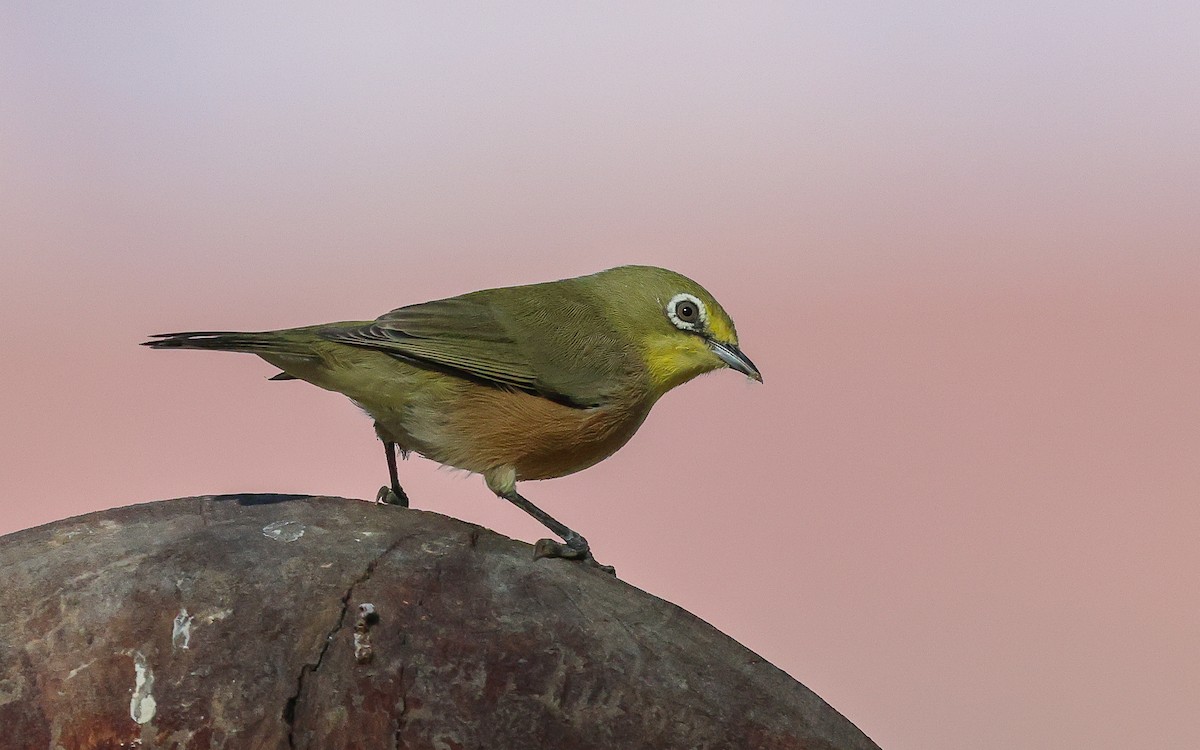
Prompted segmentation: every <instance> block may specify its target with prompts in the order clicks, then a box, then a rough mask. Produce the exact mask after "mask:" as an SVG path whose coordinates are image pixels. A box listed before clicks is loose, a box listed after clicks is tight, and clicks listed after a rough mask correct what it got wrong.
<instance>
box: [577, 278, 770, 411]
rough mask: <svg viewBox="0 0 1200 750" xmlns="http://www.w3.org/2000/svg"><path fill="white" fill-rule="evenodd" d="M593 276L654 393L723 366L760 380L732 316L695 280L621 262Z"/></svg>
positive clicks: (662, 392)
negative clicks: (634, 348) (742, 344)
mask: <svg viewBox="0 0 1200 750" xmlns="http://www.w3.org/2000/svg"><path fill="white" fill-rule="evenodd" d="M591 278H592V279H594V280H595V283H596V285H597V286H598V287H599V289H598V291H600V294H601V297H602V299H604V301H605V304H606V306H607V307H608V310H609V315H610V316H611V319H612V321H613V323H614V325H615V326H616V327H617V329H618V330H620V331H621V332H622V333H623V334H625V335H627V336H629V337H630V339H631V343H632V344H633V346H635V347H636V348H637V350H638V352H639V354H640V355H641V357H642V359H643V361H644V362H645V364H646V370H647V373H648V375H649V378H650V384H651V387H652V388H653V389H654V390H655V396H661V395H662V394H664V393H666V392H667V391H669V390H671V389H672V388H674V387H675V386H677V385H682V384H683V383H686V382H687V381H689V380H691V379H692V378H694V377H696V376H697V375H702V374H703V373H706V372H711V371H712V370H716V369H718V368H721V367H729V368H731V369H734V370H737V371H738V372H740V373H743V374H744V375H746V376H747V377H750V378H753V379H754V380H757V381H759V382H760V383H761V382H762V375H761V374H760V373H759V371H758V368H757V367H755V366H754V363H753V362H751V361H750V359H749V357H747V356H746V355H745V354H743V353H742V351H741V349H739V348H738V336H737V329H735V328H734V325H733V319H732V318H730V317H729V314H728V313H726V312H725V308H723V307H721V303H719V302H717V300H716V299H715V298H713V296H712V295H711V294H709V293H708V291H707V290H706V289H704V287H702V286H700V285H699V284H697V283H696V282H694V281H692V280H691V279H689V278H687V277H686V276H682V275H680V274H678V273H675V272H674V271H668V270H666V269H664V268H654V267H652V266H621V267H619V268H612V269H609V270H607V271H601V272H600V273H598V274H595V275H594V276H592V277H591Z"/></svg>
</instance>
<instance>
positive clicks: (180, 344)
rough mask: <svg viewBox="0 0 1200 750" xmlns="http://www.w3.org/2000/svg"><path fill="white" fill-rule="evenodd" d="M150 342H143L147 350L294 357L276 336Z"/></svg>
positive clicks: (173, 336) (218, 334)
mask: <svg viewBox="0 0 1200 750" xmlns="http://www.w3.org/2000/svg"><path fill="white" fill-rule="evenodd" d="M150 338H151V339H153V341H143V342H142V346H148V347H150V348H151V349H216V350H218V351H225V352H267V353H270V352H278V353H281V354H286V353H296V344H295V342H289V341H286V340H282V339H281V338H280V337H279V335H278V334H277V333H274V332H266V333H244V332H238V331H188V332H186V333H156V334H154V335H152V336H151V337H150Z"/></svg>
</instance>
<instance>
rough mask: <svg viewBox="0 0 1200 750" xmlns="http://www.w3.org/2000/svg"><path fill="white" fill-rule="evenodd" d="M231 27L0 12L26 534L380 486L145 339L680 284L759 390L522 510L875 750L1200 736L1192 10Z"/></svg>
mask: <svg viewBox="0 0 1200 750" xmlns="http://www.w3.org/2000/svg"><path fill="white" fill-rule="evenodd" d="M238 5H240V4H237V3H229V4H215V3H191V4H180V3H108V4H105V6H106V7H105V8H104V9H103V10H101V9H99V6H98V5H97V6H95V7H93V5H92V4H88V3H44V2H28V3H22V2H6V3H4V4H3V5H2V6H0V249H2V251H3V272H2V276H0V315H3V319H4V321H5V335H4V349H3V352H4V353H3V365H2V367H0V414H3V421H2V423H0V492H2V499H0V503H2V504H3V505H2V508H3V514H2V517H0V531H3V532H7V531H11V530H14V529H19V528H23V527H26V526H30V525H34V524H40V523H44V522H47V521H51V520H54V519H58V518H63V517H66V516H70V515H74V514H78V513H84V512H87V511H92V510H97V509H101V508H108V507H112V506H117V505H124V504H128V503H134V502H142V501H147V500H153V499H160V498H171V497H178V496H184V495H192V494H204V493H220V492H239V491H277V492H306V493H330V494H340V495H346V496H351V497H371V496H373V493H374V491H375V490H376V488H378V486H379V485H380V484H381V483H382V481H383V480H384V478H385V466H384V461H383V455H382V451H381V450H380V447H379V444H378V443H377V442H376V441H375V439H374V435H373V434H372V431H371V429H370V424H369V422H368V421H367V420H366V419H365V418H364V417H363V416H362V415H361V414H359V413H358V411H357V410H356V409H355V408H353V407H352V406H351V405H350V404H349V403H348V402H346V401H345V400H344V399H342V398H341V397H340V396H336V395H334V394H328V393H325V392H323V391H320V390H317V389H315V388H312V387H309V386H306V385H305V384H302V383H268V382H266V380H265V377H266V376H268V375H270V374H272V372H273V370H272V368H270V367H269V366H267V365H266V364H265V363H263V362H261V361H259V360H257V359H255V358H253V357H249V356H245V355H232V354H228V355H226V354H213V353H206V352H152V351H150V350H147V349H143V348H140V347H138V346H136V344H137V343H138V342H139V341H141V340H143V338H144V337H145V335H146V334H149V333H154V332H159V331H173V330H181V329H225V328H233V329H237V328H242V329H265V328H274V327H283V326H290V325H300V324H308V323H316V322H323V321H327V320H336V319H346V318H370V317H374V316H375V315H377V314H379V313H382V312H384V311H386V310H389V309H391V308H393V307H396V306H399V305H401V304H406V303H411V302H417V301H423V300H426V299H432V298H436V297H439V296H445V295H450V294H455V293H459V292H463V291H468V290H471V289H475V288H479V287H484V286H499V285H506V284H511V283H522V282H530V281H537V280H545V279H552V278H560V277H564V276H571V275H576V274H580V273H587V272H591V271H595V270H598V269H601V268H605V267H608V266H613V265H617V264H621V263H629V262H642V263H652V264H658V265H664V266H668V267H671V268H674V269H676V270H679V271H682V272H684V273H686V274H688V275H690V276H692V277H693V278H695V279H697V280H699V281H700V282H701V283H703V284H705V285H706V286H707V287H708V288H709V289H710V290H711V291H712V292H714V293H715V294H716V295H717V296H718V298H719V299H721V301H722V302H723V303H724V305H725V307H727V308H728V309H729V310H730V311H731V312H732V313H733V315H734V316H735V318H736V320H737V321H738V324H739V330H740V333H741V336H742V342H743V344H744V347H745V349H746V351H747V353H748V354H749V355H750V356H751V357H753V358H754V360H755V361H756V362H757V363H758V364H759V365H760V366H761V367H762V370H763V372H764V374H765V377H766V384H765V385H764V386H761V387H760V386H757V384H753V383H749V382H747V381H745V380H744V379H743V378H741V377H740V376H737V375H735V374H733V373H729V372H722V373H718V374H714V375H710V376H708V377H706V378H702V379H700V380H698V381H696V382H694V383H692V384H689V385H688V386H687V387H685V388H683V389H681V390H679V391H677V392H675V393H672V394H671V395H669V396H668V397H667V398H665V399H664V400H663V402H662V403H660V405H659V406H658V407H657V409H656V410H655V413H654V414H653V415H652V416H651V418H650V419H649V421H648V422H647V424H646V425H645V426H644V427H643V428H642V430H641V432H640V433H639V434H638V435H637V436H636V437H635V438H634V439H633V441H632V442H631V443H630V445H629V446H627V447H626V448H625V449H624V450H623V451H621V452H620V453H618V454H617V455H616V456H615V457H614V458H612V459H611V460H609V461H607V462H605V463H604V464H602V465H600V466H598V467H596V468H594V469H592V470H589V471H587V472H584V473H582V474H579V475H575V476H573V477H569V478H565V479H560V480H556V481H552V482H545V483H538V484H532V485H527V486H526V487H525V489H526V491H527V494H528V495H529V496H530V497H531V498H532V499H533V500H534V501H535V502H538V503H540V504H542V505H543V506H544V507H546V508H547V509H548V510H549V511H550V512H552V513H553V514H555V515H557V516H559V517H561V518H562V519H563V520H564V521H566V522H567V523H568V524H570V525H572V526H574V527H575V528H578V529H580V530H582V531H583V532H584V533H586V534H587V536H588V537H589V539H590V540H591V541H592V543H593V546H594V547H595V549H596V551H597V554H598V555H599V556H600V557H601V559H602V560H604V561H605V562H609V563H612V564H614V565H616V566H617V569H618V570H619V571H620V573H621V576H622V578H623V579H624V580H626V581H629V582H630V583H633V584H635V585H637V586H639V587H642V588H644V589H646V590H648V591H650V592H653V593H655V594H657V595H659V596H662V597H664V598H666V599H669V600H671V601H673V602H676V603H678V604H680V605H682V606H684V607H686V608H687V609H689V610H691V611H693V612H695V613H696V614H698V615H700V616H701V617H703V618H705V619H707V620H708V621H710V622H712V623H713V624H714V625H716V626H717V627H719V628H720V629H722V630H723V631H725V632H727V633H729V634H730V635H732V636H734V637H735V638H737V639H739V640H740V641H742V642H743V643H745V644H746V645H747V646H749V647H750V648H752V649H754V650H755V651H757V652H758V653H760V654H762V655H763V656H765V657H766V658H767V659H769V660H770V661H772V662H774V663H776V664H778V665H779V666H781V667H782V668H784V669H785V670H787V671H788V672H789V673H791V674H792V675H794V676H795V677H796V678H798V679H800V680H801V681H803V682H804V683H805V684H807V685H808V686H810V687H811V688H813V689H814V690H815V691H816V692H817V693H819V694H820V695H821V696H823V697H824V698H825V699H826V700H828V701H829V702H830V703H832V704H833V705H834V706H835V707H836V708H838V709H839V710H840V711H842V712H843V713H845V714H846V715H847V716H848V717H849V718H850V719H851V720H853V721H854V722H856V723H857V724H858V725H859V726H860V727H861V728H862V729H863V730H864V731H865V732H867V733H868V734H869V735H870V736H871V737H873V738H874V739H875V740H876V741H877V742H879V743H880V744H881V745H882V746H884V747H885V748H888V749H889V750H904V749H911V750H916V749H918V748H920V749H922V750H928V749H930V748H934V749H938V748H944V749H946V750H951V749H958V748H977V749H984V750H986V749H989V748H1013V747H1021V748H1056V749H1057V748H1119V747H1120V748H1124V747H1154V748H1159V749H1161V748H1180V749H1183V748H1187V749H1189V750H1191V749H1192V748H1195V747H1197V746H1200V719H1198V718H1197V716H1198V714H1197V711H1198V710H1200V709H1198V707H1200V587H1198V581H1200V551H1198V550H1197V543H1198V541H1200V503H1198V502H1197V495H1198V493H1200V10H1198V8H1200V6H1197V4H1196V3H1195V2H1179V3H1153V2H1150V3H1147V2H1138V3H1133V2H1129V3H1104V2H1100V3H1096V2H1087V3H1084V2H1079V3H1056V4H1052V5H1053V6H1054V7H1053V8H1050V7H1046V6H1047V4H1044V3H1040V2H1039V3H1032V2H1029V3H1023V2H1018V3H1013V2H1005V3H985V4H981V3H945V2H924V3H907V4H904V5H903V6H899V5H890V4H879V3H829V4H812V5H810V4H800V3H781V4H754V5H750V4H726V5H718V4H701V3H656V4H654V5H653V6H652V7H647V6H646V4H644V3H633V4H628V5H620V4H603V5H601V4H573V7H571V8H564V7H562V6H561V4H557V3H545V4H537V5H535V4H526V5H521V6H514V7H510V8H501V7H499V6H497V5H475V4H461V5H460V4H452V5H444V4H436V8H435V4H427V5H409V6H405V7H402V8H397V7H393V6H392V5H391V4H377V5H372V4H365V5H343V4H338V5H339V9H338V10H336V11H332V10H325V9H321V8H314V7H307V6H303V5H297V4H295V3H278V4H273V5H262V6H260V7H259V8H258V9H257V10H247V9H244V8H239V7H237V6H238ZM402 478H403V482H404V485H405V487H406V488H408V490H409V492H410V493H411V494H412V496H413V497H414V498H415V499H416V504H417V506H418V507H422V508H428V509H433V510H436V511H439V512H442V513H447V514H451V515H455V516H459V517H462V518H465V519H469V520H471V521H475V522H478V523H482V524H485V525H487V526H489V527H492V528H494V529H497V530H499V531H501V532H503V533H505V534H509V535H512V536H516V537H518V538H521V539H525V540H529V541H532V540H535V539H537V538H538V537H540V536H542V535H543V534H542V531H541V529H540V527H538V526H537V525H536V523H534V522H533V521H531V520H528V519H526V518H524V517H523V516H522V515H521V514H520V513H519V512H518V511H516V510H515V509H513V508H511V507H509V506H508V505H507V504H506V503H503V502H500V501H498V500H496V499H495V498H494V497H492V496H491V495H490V494H489V493H488V492H487V490H486V489H485V488H484V486H483V484H482V481H481V480H480V479H479V478H478V477H466V476H464V475H460V474H457V473H452V472H447V471H444V470H443V471H439V470H437V469H436V467H435V466H434V465H433V464H431V463H429V462H427V461H423V460H420V459H415V460H412V461H409V462H408V464H406V465H405V466H404V467H403V474H402Z"/></svg>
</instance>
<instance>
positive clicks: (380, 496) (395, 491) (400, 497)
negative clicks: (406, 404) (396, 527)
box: [375, 424, 408, 508]
mask: <svg viewBox="0 0 1200 750" xmlns="http://www.w3.org/2000/svg"><path fill="white" fill-rule="evenodd" d="M375 434H376V435H379V439H380V440H382V441H383V450H384V452H385V453H386V454H387V465H388V478H389V479H390V480H391V482H392V486H391V487H380V488H379V492H377V493H376V494H375V502H376V504H378V503H384V504H386V505H399V506H400V507H401V508H407V507H408V495H406V494H404V488H403V487H401V486H400V478H399V477H398V476H397V474H396V441H394V440H392V439H391V438H390V436H385V435H384V434H383V433H382V432H381V431H380V429H379V425H378V424H376V425H375Z"/></svg>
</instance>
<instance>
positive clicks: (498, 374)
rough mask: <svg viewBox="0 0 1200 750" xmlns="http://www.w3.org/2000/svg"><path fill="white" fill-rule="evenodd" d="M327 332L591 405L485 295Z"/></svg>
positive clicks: (357, 343) (416, 360)
mask: <svg viewBox="0 0 1200 750" xmlns="http://www.w3.org/2000/svg"><path fill="white" fill-rule="evenodd" d="M321 335H322V336H324V337H325V338H327V339H330V340H332V341H338V342H341V343H343V344H350V345H353V346H361V347H365V348H368V349H377V350H379V351H382V352H386V353H388V354H391V355H392V356H394V357H397V358H399V359H403V360H406V361H410V362H413V363H414V364H418V365H425V366H432V367H434V368H436V369H439V370H445V371H448V372H450V373H451V374H454V375H458V376H460V377H465V378H467V379H470V380H476V381H483V382H485V383H487V384H490V385H496V386H500V387H505V388H515V389H518V390H522V391H525V392H527V393H533V394H537V395H539V396H543V397H545V398H549V399H552V400H555V401H559V402H561V403H566V404H569V405H572V406H585V405H588V404H583V403H578V402H577V400H576V399H574V398H572V397H570V396H568V395H566V394H564V393H561V392H558V391H556V390H555V389H553V388H551V387H549V386H548V385H547V384H546V382H545V381H544V380H543V379H542V378H540V377H539V373H538V371H537V370H538V367H537V363H536V362H535V361H534V358H533V357H531V355H530V352H529V351H527V347H524V346H522V344H521V342H519V341H518V340H516V338H515V337H514V336H513V335H512V334H511V333H510V332H509V330H507V329H506V328H505V326H504V323H503V322H502V321H501V320H499V319H498V318H497V316H496V314H495V312H494V310H493V308H492V306H491V305H489V304H488V303H487V301H486V299H484V298H479V297H477V296H473V295H463V296H460V297H451V298H449V299H442V300H435V301H433V302H425V303H422V304H418V305H410V306H408V307H401V308H399V309H397V310H393V311H391V312H389V313H387V314H386V315H383V316H381V317H379V318H378V319H376V320H374V321H372V322H371V323H369V324H367V325H365V326H358V327H354V328H332V329H326V330H325V331H322V333H321Z"/></svg>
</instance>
